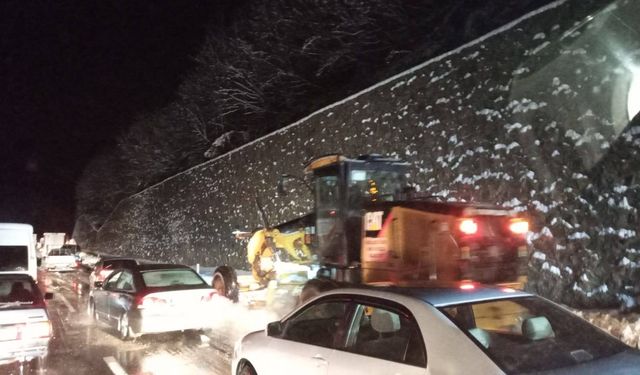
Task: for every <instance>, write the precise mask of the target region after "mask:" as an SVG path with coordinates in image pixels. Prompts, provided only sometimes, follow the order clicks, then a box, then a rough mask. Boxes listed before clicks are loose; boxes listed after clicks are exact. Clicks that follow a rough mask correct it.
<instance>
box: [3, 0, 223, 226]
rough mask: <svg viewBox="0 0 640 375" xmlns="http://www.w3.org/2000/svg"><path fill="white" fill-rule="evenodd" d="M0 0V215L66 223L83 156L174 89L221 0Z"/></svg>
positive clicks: (218, 15) (219, 13)
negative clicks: (136, 0) (131, 0)
mask: <svg viewBox="0 0 640 375" xmlns="http://www.w3.org/2000/svg"><path fill="white" fill-rule="evenodd" d="M162 4H163V5H158V4H155V3H151V2H147V1H140V2H130V1H99V2H94V1H89V2H80V1H78V2H68V1H64V2H63V1H55V2H44V1H43V2H25V1H21V0H17V1H3V2H2V3H1V4H0V87H2V92H1V94H0V153H1V156H0V221H2V222H26V223H31V224H33V225H34V227H35V231H36V232H37V233H42V232H52V231H64V232H69V233H70V232H71V231H72V230H73V224H74V209H75V201H74V190H75V183H76V180H77V178H78V177H79V176H80V174H81V173H82V169H83V167H84V165H85V164H86V163H87V162H88V161H89V160H90V158H91V157H92V155H94V154H95V153H96V152H97V151H99V150H104V149H108V148H109V146H110V145H112V144H113V143H114V142H116V140H117V135H118V134H119V133H120V132H121V131H123V130H124V129H126V127H127V125H128V124H129V123H130V122H131V120H132V119H133V118H135V116H137V115H140V114H142V113H145V112H151V111H153V110H154V109H157V108H161V107H162V106H164V105H165V104H166V103H167V102H169V101H170V100H171V99H172V98H173V95H174V92H175V89H176V87H177V86H178V85H179V83H180V81H181V77H183V76H184V75H185V74H187V73H188V70H189V66H190V64H191V62H192V57H193V56H194V55H195V54H196V52H197V50H198V47H199V46H200V44H201V43H202V41H203V38H204V36H205V33H206V31H207V28H210V27H214V26H215V25H218V24H221V23H222V22H224V17H223V15H224V14H225V12H227V10H226V9H223V6H222V5H221V4H222V2H220V1H199V2H195V1H194V2H182V1H180V2H175V1H174V2H169V1H167V2H166V3H162Z"/></svg>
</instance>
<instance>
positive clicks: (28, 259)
mask: <svg viewBox="0 0 640 375" xmlns="http://www.w3.org/2000/svg"><path fill="white" fill-rule="evenodd" d="M3 273H23V274H27V275H29V276H31V277H32V278H33V280H34V281H37V280H38V260H37V258H36V246H35V243H34V242H33V227H32V226H31V225H29V224H15V223H0V274H3Z"/></svg>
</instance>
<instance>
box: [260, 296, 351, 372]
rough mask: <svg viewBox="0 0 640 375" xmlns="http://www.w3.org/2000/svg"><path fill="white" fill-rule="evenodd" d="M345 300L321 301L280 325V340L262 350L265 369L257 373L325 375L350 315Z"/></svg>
mask: <svg viewBox="0 0 640 375" xmlns="http://www.w3.org/2000/svg"><path fill="white" fill-rule="evenodd" d="M350 310H351V303H350V302H349V301H348V300H344V299H342V300H336V299H321V300H318V301H315V302H313V303H311V304H310V305H308V306H306V307H305V308H303V309H301V310H300V311H298V312H297V313H296V314H294V315H293V316H291V317H290V318H288V319H287V320H286V321H284V322H283V332H282V334H281V335H280V337H275V338H272V339H271V340H270V344H269V345H268V347H267V348H264V349H265V351H266V352H265V353H264V354H265V357H264V358H267V361H266V363H267V366H265V367H266V369H265V370H267V371H260V370H258V371H259V373H265V374H274V375H281V374H309V375H326V374H328V373H329V366H330V362H331V358H332V355H333V352H334V347H335V345H336V343H339V342H341V341H342V340H343V336H344V333H345V331H346V325H347V323H348V318H349V315H350Z"/></svg>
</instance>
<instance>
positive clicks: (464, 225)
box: [458, 219, 478, 235]
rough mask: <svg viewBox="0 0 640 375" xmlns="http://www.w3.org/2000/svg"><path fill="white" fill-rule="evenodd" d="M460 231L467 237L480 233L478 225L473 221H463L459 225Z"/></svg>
mask: <svg viewBox="0 0 640 375" xmlns="http://www.w3.org/2000/svg"><path fill="white" fill-rule="evenodd" d="M458 229H460V232H462V233H464V234H467V235H471V234H476V233H477V232H478V223H476V221H475V220H473V219H462V220H460V222H459V223H458Z"/></svg>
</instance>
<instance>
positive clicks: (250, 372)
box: [237, 362, 258, 375]
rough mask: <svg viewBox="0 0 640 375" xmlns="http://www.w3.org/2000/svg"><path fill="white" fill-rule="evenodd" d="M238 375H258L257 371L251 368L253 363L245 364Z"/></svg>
mask: <svg viewBox="0 0 640 375" xmlns="http://www.w3.org/2000/svg"><path fill="white" fill-rule="evenodd" d="M237 375H258V373H257V372H256V370H255V369H254V368H253V366H251V363H249V362H245V363H243V364H242V365H241V366H240V368H239V369H238V374H237Z"/></svg>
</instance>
